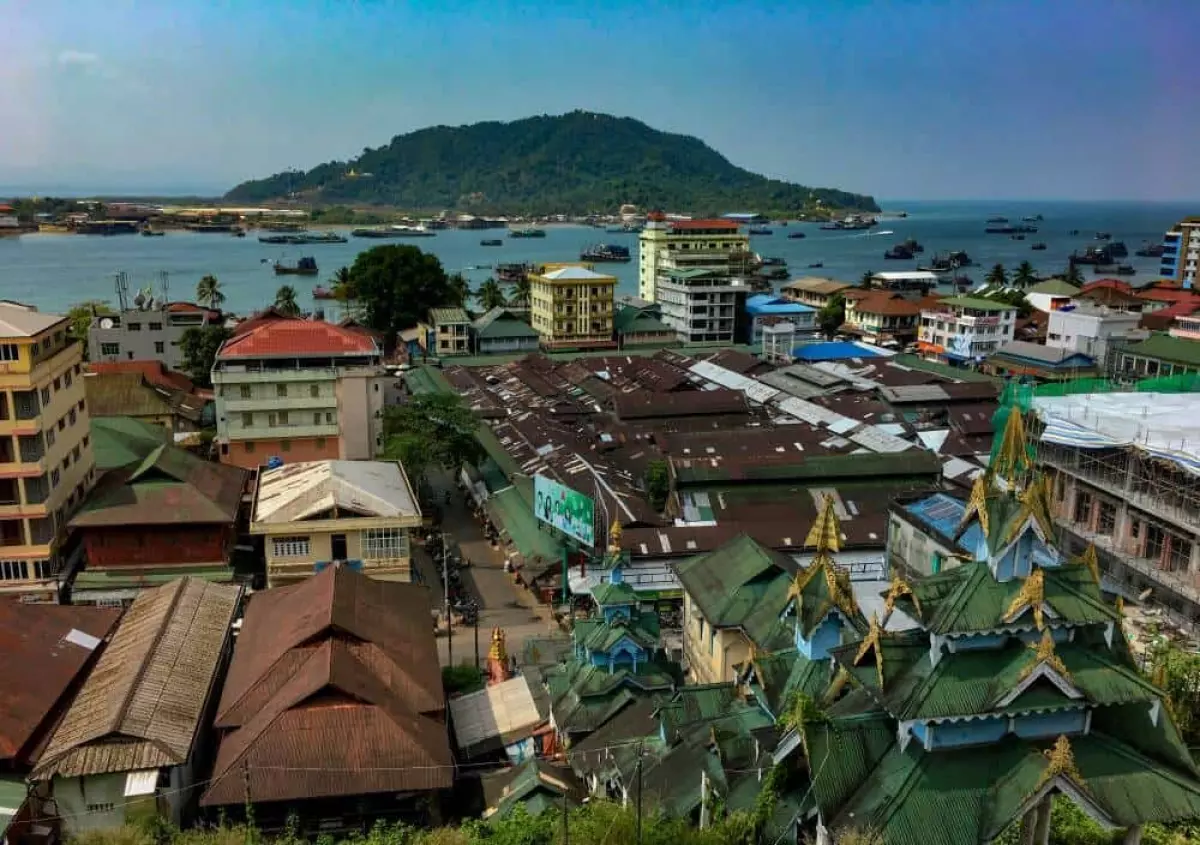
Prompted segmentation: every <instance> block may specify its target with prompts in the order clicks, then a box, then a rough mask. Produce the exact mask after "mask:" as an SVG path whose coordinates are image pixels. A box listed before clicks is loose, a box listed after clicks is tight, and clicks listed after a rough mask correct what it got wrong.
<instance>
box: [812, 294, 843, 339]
mask: <svg viewBox="0 0 1200 845" xmlns="http://www.w3.org/2000/svg"><path fill="white" fill-rule="evenodd" d="M844 322H846V297H844V296H842V295H841V294H840V293H835V294H834V295H833V296H831V297H829V299H828V301H826V303H825V305H824V306H822V308H821V310H820V311H818V312H817V325H819V326H820V327H821V332H822V333H823V334H824V335H825V337H833V336H834V335H835V334H837V330H838V328H839V327H840V326H841V325H842V323H844Z"/></svg>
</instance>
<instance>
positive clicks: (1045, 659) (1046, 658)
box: [1021, 628, 1071, 681]
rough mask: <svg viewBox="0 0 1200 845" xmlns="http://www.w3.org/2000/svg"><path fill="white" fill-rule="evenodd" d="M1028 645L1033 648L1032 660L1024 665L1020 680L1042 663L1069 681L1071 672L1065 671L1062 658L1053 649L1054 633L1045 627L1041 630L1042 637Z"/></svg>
mask: <svg viewBox="0 0 1200 845" xmlns="http://www.w3.org/2000/svg"><path fill="white" fill-rule="evenodd" d="M1029 647H1030V648H1031V649H1033V662H1032V663H1030V664H1029V665H1028V666H1026V667H1025V670H1024V671H1023V672H1022V673H1021V680H1025V679H1026V678H1027V677H1029V676H1030V675H1031V674H1033V670H1034V669H1036V668H1037V667H1038V666H1041V665H1042V664H1043V663H1044V664H1046V665H1047V666H1049V667H1050V668H1051V669H1053V670H1054V671H1055V672H1057V673H1058V674H1059V676H1060V677H1061V678H1063V679H1064V680H1066V681H1071V673H1070V672H1068V671H1067V667H1066V665H1065V664H1064V663H1063V662H1062V658H1061V657H1059V656H1058V653H1057V652H1055V650H1054V635H1053V634H1052V633H1050V629H1049V628H1047V629H1046V630H1045V631H1042V638H1041V639H1040V640H1039V641H1038V642H1036V643H1030V644H1029Z"/></svg>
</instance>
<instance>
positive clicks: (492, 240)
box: [479, 238, 504, 246]
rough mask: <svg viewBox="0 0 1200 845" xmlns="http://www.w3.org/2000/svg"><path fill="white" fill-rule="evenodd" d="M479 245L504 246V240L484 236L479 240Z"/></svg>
mask: <svg viewBox="0 0 1200 845" xmlns="http://www.w3.org/2000/svg"><path fill="white" fill-rule="evenodd" d="M479 245H480V246H504V241H502V240H500V239H499V238H485V239H484V240H482V241H480V242H479Z"/></svg>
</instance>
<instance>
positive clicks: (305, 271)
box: [271, 256, 317, 276]
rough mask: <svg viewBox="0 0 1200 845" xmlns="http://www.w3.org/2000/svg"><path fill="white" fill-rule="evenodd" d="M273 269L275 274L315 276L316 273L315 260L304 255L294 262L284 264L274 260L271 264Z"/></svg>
mask: <svg viewBox="0 0 1200 845" xmlns="http://www.w3.org/2000/svg"><path fill="white" fill-rule="evenodd" d="M271 266H272V267H273V268H274V269H275V275H276V276H315V275H317V260H316V259H315V258H312V257H310V256H305V257H304V258H301V259H300V260H299V261H297V262H296V263H295V264H284V263H283V262H281V261H276V262H275V263H274V264H273V265H271Z"/></svg>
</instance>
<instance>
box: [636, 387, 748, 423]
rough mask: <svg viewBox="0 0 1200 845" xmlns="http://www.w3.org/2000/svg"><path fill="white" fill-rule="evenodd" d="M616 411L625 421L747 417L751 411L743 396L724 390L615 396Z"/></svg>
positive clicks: (734, 391)
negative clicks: (660, 418) (726, 415)
mask: <svg viewBox="0 0 1200 845" xmlns="http://www.w3.org/2000/svg"><path fill="white" fill-rule="evenodd" d="M613 409H614V410H615V411H616V414H617V416H618V417H619V418H620V419H623V420H635V419H646V418H649V417H686V416H708V415H712V414H745V413H749V410H750V409H749V406H747V404H746V397H745V396H744V395H742V394H741V393H740V392H739V391H736V390H727V389H725V388H718V389H717V390H690V391H685V392H677V393H652V392H651V391H649V390H637V391H634V392H632V393H623V394H621V395H619V396H614V397H613Z"/></svg>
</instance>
